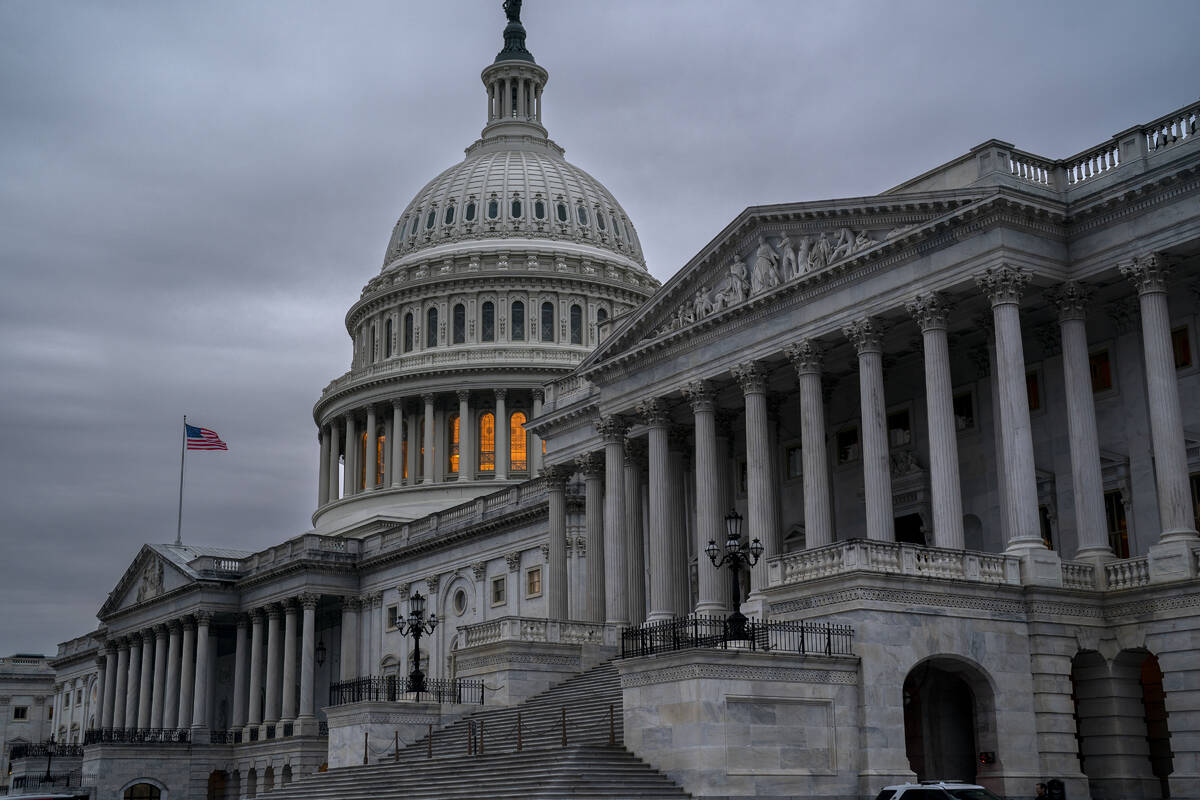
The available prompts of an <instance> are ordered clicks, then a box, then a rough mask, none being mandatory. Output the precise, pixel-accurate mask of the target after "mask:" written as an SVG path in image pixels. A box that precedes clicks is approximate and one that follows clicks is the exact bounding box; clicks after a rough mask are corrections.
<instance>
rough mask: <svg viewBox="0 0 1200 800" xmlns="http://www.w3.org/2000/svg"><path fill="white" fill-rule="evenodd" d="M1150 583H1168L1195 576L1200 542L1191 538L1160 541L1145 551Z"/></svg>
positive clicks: (1199, 558)
mask: <svg viewBox="0 0 1200 800" xmlns="http://www.w3.org/2000/svg"><path fill="white" fill-rule="evenodd" d="M1147 556H1148V558H1147V560H1148V562H1149V566H1150V582H1151V583H1168V582H1170V581H1182V580H1187V579H1188V578H1195V577H1196V574H1197V568H1198V565H1197V561H1198V560H1200V543H1197V542H1195V541H1192V540H1191V539H1174V540H1168V541H1160V542H1159V543H1158V544H1152V545H1150V549H1149V551H1148V552H1147Z"/></svg>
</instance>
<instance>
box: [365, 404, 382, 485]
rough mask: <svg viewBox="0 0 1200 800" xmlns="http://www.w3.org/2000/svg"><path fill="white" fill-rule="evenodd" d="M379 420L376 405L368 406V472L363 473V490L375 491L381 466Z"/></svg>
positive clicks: (366, 429)
mask: <svg viewBox="0 0 1200 800" xmlns="http://www.w3.org/2000/svg"><path fill="white" fill-rule="evenodd" d="M378 427H379V421H378V420H377V419H376V418H375V406H373V405H372V406H367V426H366V428H364V429H363V430H365V431H366V434H367V457H366V472H365V473H364V474H363V491H364V492H373V491H375V487H376V485H377V484H376V482H375V476H376V475H377V474H378V468H379V434H378V433H377V429H378Z"/></svg>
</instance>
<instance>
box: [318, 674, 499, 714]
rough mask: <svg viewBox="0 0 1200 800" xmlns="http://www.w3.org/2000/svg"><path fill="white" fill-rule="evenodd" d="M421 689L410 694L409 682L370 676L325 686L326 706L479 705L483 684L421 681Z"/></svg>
mask: <svg viewBox="0 0 1200 800" xmlns="http://www.w3.org/2000/svg"><path fill="white" fill-rule="evenodd" d="M424 684H425V685H424V688H423V689H422V690H421V691H419V692H418V691H413V686H412V684H411V682H410V681H409V679H408V678H407V677H404V676H400V675H385V676H383V677H379V676H375V675H372V676H370V677H366V678H355V679H354V680H351V681H340V682H338V683H331V684H329V705H331V706H342V705H346V704H347V703H364V702H368V701H370V702H389V703H394V702H398V701H400V700H415V701H417V702H427V703H477V704H479V705H482V704H483V681H468V680H458V679H455V680H444V679H440V678H425V680H424Z"/></svg>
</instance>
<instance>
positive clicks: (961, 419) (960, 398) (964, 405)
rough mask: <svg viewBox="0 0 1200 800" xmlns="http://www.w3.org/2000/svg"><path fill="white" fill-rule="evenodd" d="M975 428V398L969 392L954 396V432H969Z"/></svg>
mask: <svg viewBox="0 0 1200 800" xmlns="http://www.w3.org/2000/svg"><path fill="white" fill-rule="evenodd" d="M974 427H975V397H974V396H973V395H972V394H971V393H970V392H959V393H958V394H956V395H954V430H956V431H969V430H971V429H972V428H974Z"/></svg>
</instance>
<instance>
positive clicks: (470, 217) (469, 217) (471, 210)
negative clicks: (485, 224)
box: [463, 200, 475, 222]
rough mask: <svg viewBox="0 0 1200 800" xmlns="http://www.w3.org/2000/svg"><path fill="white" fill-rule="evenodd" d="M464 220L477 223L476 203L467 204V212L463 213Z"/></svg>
mask: <svg viewBox="0 0 1200 800" xmlns="http://www.w3.org/2000/svg"><path fill="white" fill-rule="evenodd" d="M463 219H465V220H466V221H467V222H474V221H475V201H474V200H472V201H471V202H469V203H467V210H466V211H464V212H463Z"/></svg>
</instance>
